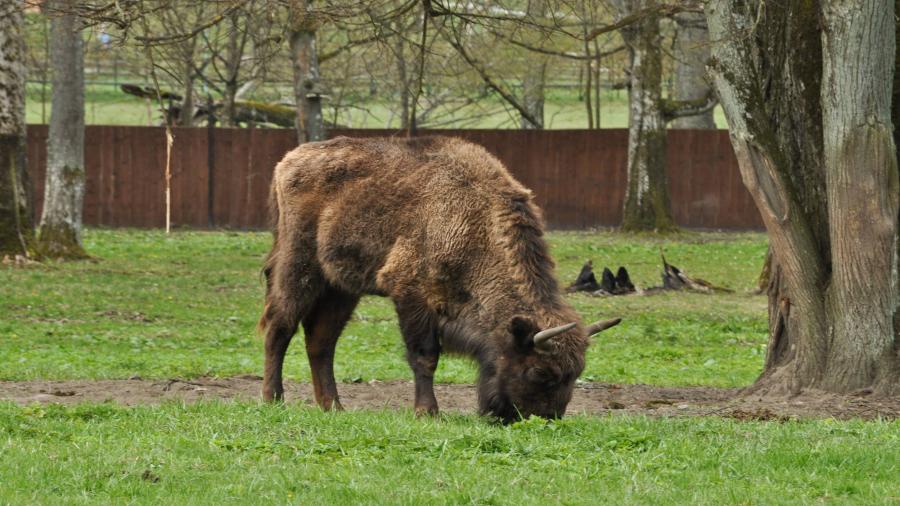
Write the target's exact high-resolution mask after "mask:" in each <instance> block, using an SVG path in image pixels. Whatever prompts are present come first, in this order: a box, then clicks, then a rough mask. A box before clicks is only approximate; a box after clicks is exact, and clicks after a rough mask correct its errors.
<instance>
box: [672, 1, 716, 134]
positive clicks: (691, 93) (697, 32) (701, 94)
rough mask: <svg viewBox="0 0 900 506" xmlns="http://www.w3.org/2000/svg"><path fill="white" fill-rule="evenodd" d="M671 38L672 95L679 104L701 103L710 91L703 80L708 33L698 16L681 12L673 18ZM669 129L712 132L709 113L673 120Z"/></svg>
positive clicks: (712, 121) (712, 127)
mask: <svg viewBox="0 0 900 506" xmlns="http://www.w3.org/2000/svg"><path fill="white" fill-rule="evenodd" d="M673 19H674V20H675V23H676V24H677V26H678V31H677V32H676V35H675V76H674V77H675V93H674V96H673V97H672V98H674V99H675V100H680V101H691V100H704V99H705V98H706V97H708V96H709V95H710V92H711V90H712V87H711V85H710V83H709V81H708V80H707V79H706V62H707V61H709V30H708V29H707V28H706V17H705V16H704V15H703V13H702V12H682V13H680V14H676V15H675V16H673ZM670 126H671V128H694V129H715V128H716V121H715V119H713V110H712V109H710V110H708V111H706V112H701V113H699V114H695V115H693V116H683V117H681V118H676V119H675V120H674V121H672V124H671V125H670Z"/></svg>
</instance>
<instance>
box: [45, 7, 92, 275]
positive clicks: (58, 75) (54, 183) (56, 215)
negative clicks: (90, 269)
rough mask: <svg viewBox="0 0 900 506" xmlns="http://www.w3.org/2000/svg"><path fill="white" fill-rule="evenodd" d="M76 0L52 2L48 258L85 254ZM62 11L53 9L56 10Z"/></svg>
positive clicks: (81, 76) (80, 44) (80, 61)
mask: <svg viewBox="0 0 900 506" xmlns="http://www.w3.org/2000/svg"><path fill="white" fill-rule="evenodd" d="M74 3H75V2H74V0H56V1H54V2H52V3H50V5H48V6H47V7H49V9H50V11H51V14H52V15H53V17H52V18H51V20H50V60H51V63H52V67H53V98H52V103H51V106H50V131H49V134H48V137H47V176H46V182H45V184H44V208H43V212H42V215H41V226H40V234H39V237H38V243H37V247H38V250H39V251H40V253H41V255H42V256H45V257H48V258H83V257H86V256H87V254H86V253H85V251H84V248H83V247H82V241H81V229H82V208H83V203H84V184H85V171H84V42H83V40H82V37H81V29H82V23H81V20H80V19H78V17H77V16H75V15H74V14H71V11H72V10H73V9H72V7H73V5H72V4H74ZM54 10H55V11H58V12H60V13H61V14H59V15H56V14H53V11H54Z"/></svg>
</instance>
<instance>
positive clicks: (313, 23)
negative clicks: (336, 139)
mask: <svg viewBox="0 0 900 506" xmlns="http://www.w3.org/2000/svg"><path fill="white" fill-rule="evenodd" d="M310 3H311V2H310V0H292V2H291V32H290V50H291V63H292V66H293V69H294V98H295V100H296V102H297V141H298V142H299V143H300V144H303V143H304V142H310V141H319V140H322V139H324V138H325V125H324V123H323V119H322V99H321V87H320V86H321V85H320V83H319V58H318V55H317V52H316V30H317V28H318V26H317V24H318V21H317V20H316V19H315V17H314V16H313V15H312V14H311V13H310V11H309V4H310Z"/></svg>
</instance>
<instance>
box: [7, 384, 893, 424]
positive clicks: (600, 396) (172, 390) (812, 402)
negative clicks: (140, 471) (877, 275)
mask: <svg viewBox="0 0 900 506" xmlns="http://www.w3.org/2000/svg"><path fill="white" fill-rule="evenodd" d="M261 389H262V378H260V377H259V376H252V375H247V376H237V377H233V378H196V379H191V380H183V379H170V380H145V379H141V378H139V377H134V378H132V379H127V380H96V381H94V380H70V381H0V400H5V401H12V402H15V403H18V404H31V403H62V404H75V403H79V402H85V401H91V402H106V401H111V402H118V403H121V404H124V405H128V406H131V405H138V404H158V403H160V402H164V401H167V400H180V401H185V402H196V401H199V400H204V399H221V400H232V399H240V400H256V399H259V398H260V391H261ZM338 391H339V393H340V395H341V403H342V404H343V405H344V407H346V408H347V409H373V408H374V409H378V408H387V409H410V408H411V407H412V403H413V385H412V382H409V381H388V382H380V381H370V382H368V383H341V384H340V385H338ZM738 393H739V391H738V390H737V389H727V388H707V387H678V388H669V387H657V386H649V385H618V384H609V383H585V384H582V385H579V386H578V387H577V388H576V389H575V394H574V396H573V398H572V402H571V403H570V404H569V409H568V413H569V414H576V413H587V414H592V415H600V414H606V413H627V414H642V415H650V416H721V417H727V418H734V419H737V420H772V421H779V422H785V421H789V420H795V419H803V418H829V417H833V418H839V419H848V418H863V419H871V418H877V417H881V418H887V419H896V418H900V398H896V397H895V398H874V397H866V396H849V395H848V396H841V395H835V394H828V393H824V392H815V391H810V392H805V393H803V394H801V395H799V396H795V397H790V398H787V397H785V398H774V399H773V398H761V397H747V396H739V395H738ZM435 394H436V395H437V398H438V404H439V405H440V406H441V409H442V410H443V411H447V412H468V413H472V412H475V410H476V405H475V387H474V386H473V385H435ZM285 395H286V397H287V400H288V402H289V403H302V404H313V403H314V401H313V393H312V386H311V385H309V384H306V383H292V382H288V383H286V384H285Z"/></svg>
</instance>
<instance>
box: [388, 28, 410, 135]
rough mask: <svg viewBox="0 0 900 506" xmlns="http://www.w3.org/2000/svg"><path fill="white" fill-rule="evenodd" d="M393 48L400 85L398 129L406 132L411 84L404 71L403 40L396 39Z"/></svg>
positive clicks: (404, 47)
mask: <svg viewBox="0 0 900 506" xmlns="http://www.w3.org/2000/svg"><path fill="white" fill-rule="evenodd" d="M399 27H400V24H399V23H398V24H397V28H396V30H397V31H398V32H399V31H400V28H399ZM394 47H395V54H394V61H395V62H396V64H397V82H399V83H400V129H401V130H406V129H408V128H409V125H410V124H411V121H410V118H409V111H410V107H409V103H410V98H411V96H412V94H411V93H410V90H409V88H410V86H412V84H411V83H410V82H409V77H408V75H407V74H408V72H407V71H406V55H405V52H406V46H405V43H404V38H403V37H400V36H398V37H396V42H395V46H394ZM388 128H390V125H388Z"/></svg>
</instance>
